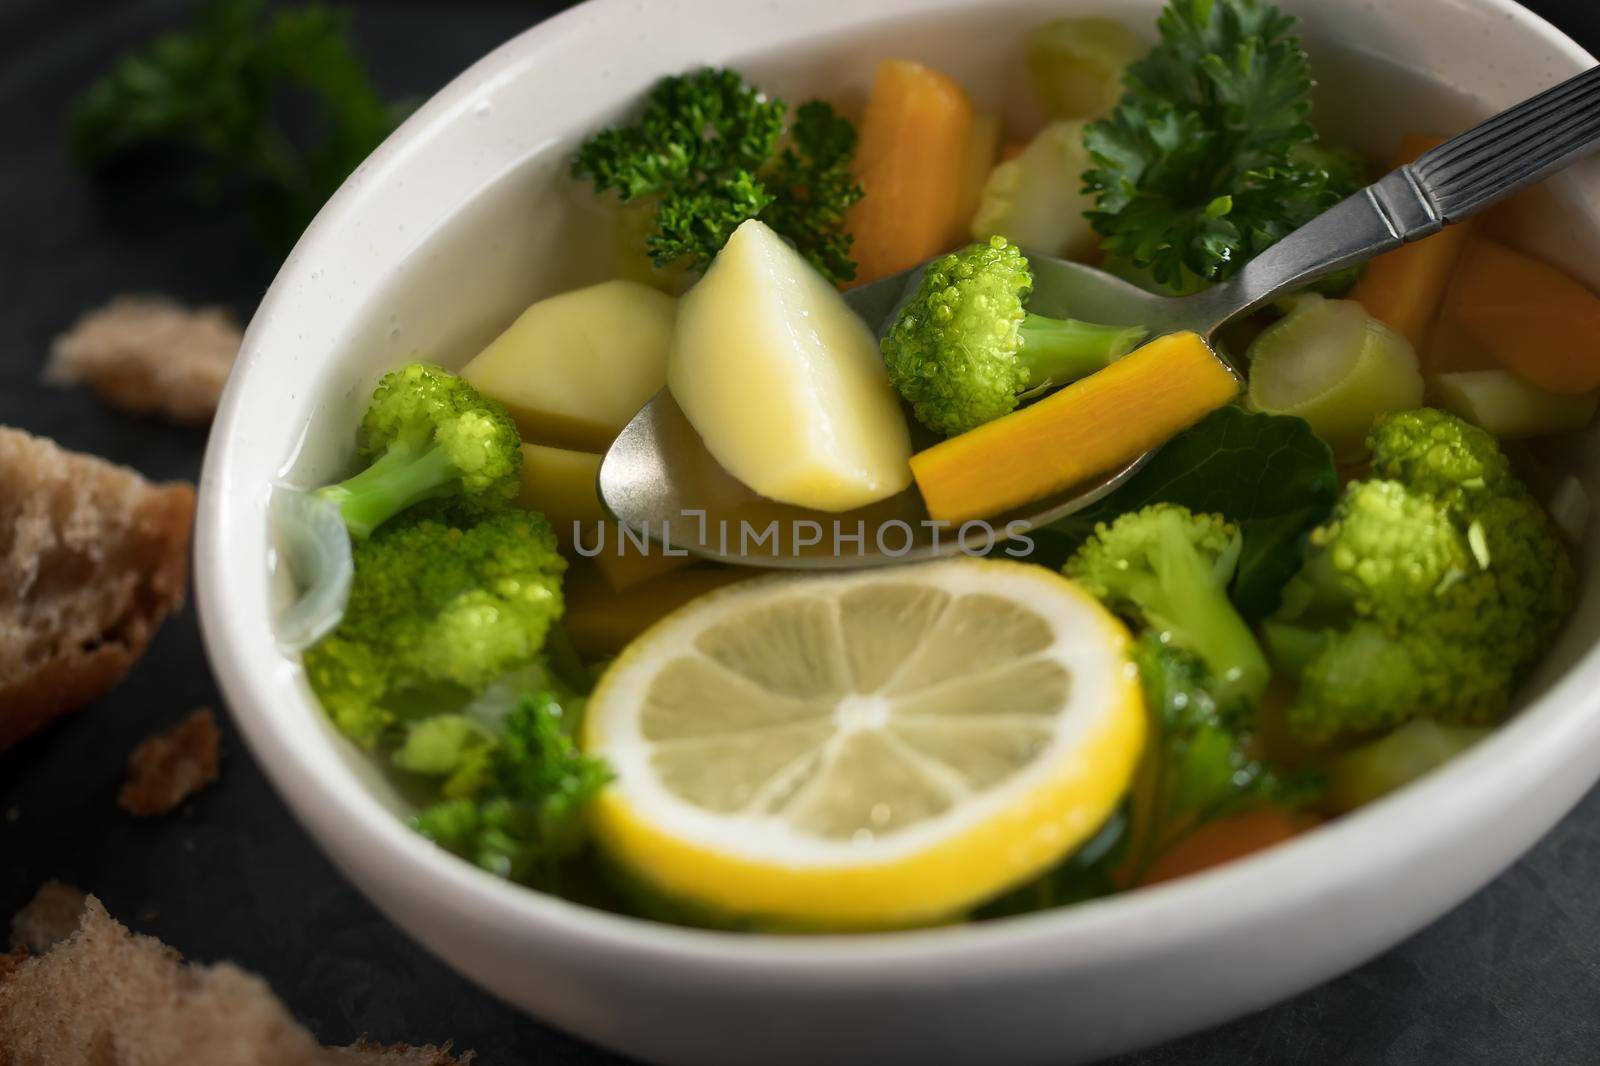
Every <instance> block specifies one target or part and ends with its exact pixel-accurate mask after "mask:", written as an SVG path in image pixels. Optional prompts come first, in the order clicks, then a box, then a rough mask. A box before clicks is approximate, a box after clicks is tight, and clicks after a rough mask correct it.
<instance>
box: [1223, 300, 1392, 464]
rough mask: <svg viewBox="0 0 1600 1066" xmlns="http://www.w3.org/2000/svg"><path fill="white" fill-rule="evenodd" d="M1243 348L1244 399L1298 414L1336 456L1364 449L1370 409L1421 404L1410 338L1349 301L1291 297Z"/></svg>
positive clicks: (1349, 456)
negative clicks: (1246, 368) (1285, 310)
mask: <svg viewBox="0 0 1600 1066" xmlns="http://www.w3.org/2000/svg"><path fill="white" fill-rule="evenodd" d="M1249 355H1250V404H1251V406H1253V407H1254V408H1256V409H1257V410H1259V411H1267V412H1269V413H1271V414H1279V415H1297V416H1299V417H1301V418H1304V419H1305V420H1306V421H1307V422H1309V423H1310V424H1311V428H1312V430H1313V431H1314V432H1315V433H1316V434H1317V436H1319V437H1321V438H1322V439H1323V440H1325V441H1327V442H1328V444H1329V446H1330V447H1332V448H1333V454H1334V458H1336V459H1338V460H1339V461H1340V462H1355V461H1358V460H1360V459H1361V458H1363V457H1364V456H1365V455H1366V438H1367V433H1368V431H1369V430H1370V429H1371V428H1372V422H1373V419H1375V418H1377V416H1378V415H1380V414H1383V413H1385V412H1388V411H1404V410H1409V409H1411V408H1413V407H1417V406H1419V405H1420V404H1421V403H1422V374H1421V372H1420V371H1419V370H1418V369H1417V355H1416V352H1414V351H1413V350H1412V348H1411V344H1410V342H1408V341H1407V340H1406V339H1405V338H1404V337H1402V336H1400V334H1398V333H1396V332H1395V331H1394V330H1392V329H1390V328H1389V327H1388V326H1386V325H1384V324H1383V323H1382V322H1379V321H1378V320H1377V319H1375V318H1373V317H1372V316H1371V315H1369V314H1367V312H1366V310H1365V309H1364V308H1362V306H1361V305H1360V304H1358V303H1356V302H1355V301H1353V300H1327V299H1324V298H1322V297H1320V296H1317V295H1314V294H1304V295H1301V296H1299V297H1297V298H1296V300H1295V302H1294V304H1293V308H1292V310H1291V311H1290V312H1289V314H1288V315H1287V316H1286V317H1285V318H1283V319H1282V320H1281V321H1279V322H1277V323H1274V324H1273V325H1272V326H1271V327H1269V328H1268V329H1267V330H1266V331H1265V332H1264V333H1262V334H1261V336H1259V337H1257V338H1256V340H1255V343H1253V344H1251V346H1250V352H1249Z"/></svg>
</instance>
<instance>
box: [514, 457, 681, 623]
mask: <svg viewBox="0 0 1600 1066" xmlns="http://www.w3.org/2000/svg"><path fill="white" fill-rule="evenodd" d="M600 460H601V456H600V455H598V454H596V453H594V452H575V451H568V450H567V449H565V448H547V447H545V446H544V445H542V444H524V445H523V446H522V498H521V503H522V506H524V507H527V508H529V509H530V510H534V511H538V512H540V513H541V514H543V515H544V516H545V518H547V519H549V521H550V525H551V526H552V527H554V529H555V531H556V540H557V541H558V542H559V543H560V544H561V547H562V549H563V550H564V551H572V550H574V549H575V548H577V547H582V548H583V550H584V552H585V553H593V554H591V555H590V561H591V562H593V563H594V565H595V568H596V569H598V570H599V571H600V572H601V573H602V574H604V575H605V578H606V581H607V582H609V583H610V585H611V587H612V588H613V589H615V590H616V591H618V592H621V591H622V590H623V589H625V588H628V587H630V586H632V585H637V584H638V583H640V582H641V581H648V580H650V579H651V578H653V577H659V576H660V575H662V574H665V573H670V572H671V571H673V570H676V569H678V568H679V567H681V566H687V565H688V563H689V557H688V556H687V555H686V554H685V555H668V554H667V553H666V550H665V549H664V548H663V547H662V546H661V545H659V544H649V545H648V547H640V543H641V542H640V541H636V540H634V539H632V538H631V537H629V536H627V535H625V534H624V533H623V532H622V531H621V527H620V526H619V525H618V524H617V523H616V522H615V521H614V520H613V519H612V518H611V516H610V515H609V514H607V513H606V509H605V507H604V505H602V504H601V502H600V492H599V488H598V485H599V478H600Z"/></svg>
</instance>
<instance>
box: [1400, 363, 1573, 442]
mask: <svg viewBox="0 0 1600 1066" xmlns="http://www.w3.org/2000/svg"><path fill="white" fill-rule="evenodd" d="M1429 386H1430V388H1431V389H1432V390H1433V395H1434V398H1435V399H1437V400H1438V402H1439V406H1440V407H1443V408H1444V409H1445V410H1446V411H1450V412H1452V413H1454V414H1458V415H1460V416H1461V417H1462V418H1465V419H1466V420H1467V421H1468V422H1471V423H1472V424H1473V425H1475V426H1479V427H1481V428H1483V429H1486V430H1488V431H1489V432H1490V433H1491V434H1493V435H1494V436H1495V437H1496V438H1497V439H1499V440H1516V439H1518V438H1521V437H1548V436H1550V435H1552V434H1555V433H1571V432H1575V431H1577V430H1580V429H1583V428H1584V427H1585V426H1587V425H1588V424H1589V423H1590V422H1592V421H1594V413H1595V409H1596V407H1600V392H1585V393H1578V394H1574V393H1562V392H1550V391H1548V390H1546V389H1541V388H1540V387H1539V386H1537V385H1534V384H1532V383H1530V382H1529V381H1527V380H1526V379H1524V378H1521V377H1518V376H1517V375H1516V374H1513V373H1511V372H1510V371H1509V370H1464V371H1461V372H1460V373H1456V374H1440V375H1439V376H1437V377H1435V378H1434V379H1433V380H1432V381H1431V382H1430V383H1429Z"/></svg>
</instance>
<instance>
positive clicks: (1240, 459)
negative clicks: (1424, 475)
mask: <svg viewBox="0 0 1600 1066" xmlns="http://www.w3.org/2000/svg"><path fill="white" fill-rule="evenodd" d="M1338 498H1339V478H1338V474H1337V473H1336V472H1335V470H1334V466H1333V458H1332V456H1331V454H1330V453H1329V451H1328V446H1327V445H1326V444H1324V443H1323V442H1322V441H1321V440H1319V439H1318V438H1317V437H1316V436H1314V435H1313V434H1312V432H1311V430H1310V428H1309V427H1308V426H1307V425H1306V423H1305V422H1304V421H1303V420H1302V419H1299V418H1289V417H1285V416H1282V415H1268V414H1259V413H1256V414H1252V413H1248V412H1245V411H1242V410H1240V409H1239V408H1237V407H1224V408H1221V409H1220V410H1217V411H1213V412H1212V413H1211V414H1209V415H1207V416H1206V417H1205V418H1204V419H1203V420H1201V421H1200V422H1199V423H1197V424H1196V425H1194V426H1191V427H1190V428H1188V429H1186V430H1184V431H1183V432H1182V433H1179V434H1178V435H1177V436H1176V437H1174V438H1173V439H1172V440H1171V441H1169V442H1167V443H1166V444H1164V445H1162V447H1161V450H1160V451H1158V452H1157V453H1156V454H1155V456H1154V457H1153V458H1152V459H1151V460H1150V461H1149V462H1148V463H1146V464H1145V465H1144V466H1143V467H1142V468H1141V469H1140V470H1139V472H1138V473H1136V474H1134V475H1133V477H1132V478H1130V479H1129V480H1128V481H1127V483H1126V484H1124V485H1123V486H1122V487H1121V488H1119V489H1117V491H1115V492H1113V493H1112V494H1111V495H1109V496H1107V497H1106V498H1105V499H1103V500H1101V501H1099V502H1098V503H1095V504H1092V505H1091V506H1089V507H1086V508H1084V509H1083V510H1081V511H1079V512H1077V513H1076V514H1073V515H1070V516H1068V517H1067V518H1064V519H1062V520H1061V521H1060V522H1057V523H1056V524H1055V525H1054V526H1052V527H1050V528H1049V529H1043V530H1035V531H1034V532H1033V533H1032V534H1030V535H1031V536H1032V537H1033V538H1034V539H1035V540H1036V541H1037V542H1038V550H1037V551H1036V552H1035V555H1034V558H1035V559H1036V560H1038V559H1041V558H1042V557H1045V556H1050V557H1055V558H1060V559H1065V558H1066V556H1068V555H1070V554H1072V552H1074V551H1076V550H1077V549H1078V547H1079V546H1080V545H1081V544H1082V543H1083V542H1084V541H1085V540H1087V539H1088V538H1089V537H1091V536H1093V535H1094V530H1095V527H1096V526H1098V525H1100V524H1101V523H1104V522H1110V521H1112V520H1113V519H1115V518H1116V517H1117V516H1118V515H1121V514H1126V513H1128V512H1129V511H1137V510H1139V509H1141V508H1143V507H1147V506H1149V505H1150V504H1152V503H1176V504H1180V505H1182V506H1184V507H1187V508H1188V509H1189V510H1191V511H1194V512H1196V513H1204V514H1220V515H1222V516H1223V517H1224V518H1226V519H1228V521H1230V522H1233V523H1234V524H1235V525H1237V526H1238V527H1239V531H1240V533H1241V534H1242V535H1243V537H1244V548H1243V550H1242V551H1241V552H1240V553H1239V564H1238V566H1237V568H1236V572H1235V574H1234V579H1233V589H1232V598H1233V602H1234V604H1235V605H1236V606H1237V607H1238V608H1239V612H1240V613H1241V614H1243V615H1244V616H1245V617H1246V618H1247V619H1250V620H1251V621H1255V620H1257V619H1260V618H1262V617H1264V616H1266V615H1268V614H1270V613H1272V612H1273V611H1274V610H1276V609H1277V606H1278V596H1279V592H1280V590H1281V589H1282V588H1283V585H1284V583H1285V582H1286V581H1288V580H1289V578H1290V577H1292V576H1293V575H1294V573H1295V571H1297V570H1299V569H1300V563H1301V561H1302V559H1303V557H1304V555H1303V550H1302V544H1303V542H1304V540H1305V535H1306V534H1307V533H1308V532H1310V531H1311V529H1312V528H1313V527H1314V526H1317V525H1319V524H1320V523H1321V522H1322V521H1323V520H1324V519H1326V518H1327V517H1328V515H1329V513H1330V512H1332V510H1333V505H1334V502H1335V501H1336V500H1337V499H1338Z"/></svg>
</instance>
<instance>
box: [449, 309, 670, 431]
mask: <svg viewBox="0 0 1600 1066" xmlns="http://www.w3.org/2000/svg"><path fill="white" fill-rule="evenodd" d="M676 311H677V303H676V301H675V300H673V299H672V297H670V296H667V295H666V294H665V293H662V292H659V291H657V290H656V289H652V288H650V287H649V286H648V285H640V284H639V283H638V282H633V281H606V282H602V283H600V284H599V285H591V286H589V287H588V288H586V289H577V290H574V291H573V292H567V293H562V294H561V295H560V296H552V297H550V298H549V299H546V300H540V301H539V302H538V303H536V304H534V305H533V306H532V307H530V308H528V309H527V310H526V311H524V312H522V315H521V316H520V317H519V318H518V319H517V320H516V321H515V322H513V323H512V324H511V326H510V327H509V328H508V329H507V330H506V331H505V332H504V333H502V334H500V336H498V337H496V338H495V339H494V340H493V341H491V342H490V343H489V346H488V347H487V348H485V349H484V350H483V351H481V352H479V353H478V355H477V356H476V357H475V358H474V359H473V360H472V362H470V363H468V364H467V365H466V366H465V367H464V368H463V369H462V371H461V376H462V377H464V378H466V379H467V380H468V381H470V382H471V383H472V384H473V385H475V386H476V387H477V388H478V389H480V390H482V391H483V392H484V393H485V394H486V395H489V396H492V397H494V398H495V399H496V400H499V401H500V402H501V403H503V404H505V405H506V409H507V410H508V411H510V412H511V417H512V418H514V419H516V420H517V428H519V429H520V430H521V431H522V436H523V438H524V439H525V440H529V441H533V442H535V443H539V444H550V445H555V446H556V447H561V448H574V449H578V450H581V451H590V452H597V451H598V452H603V451H605V450H606V448H607V447H609V446H610V444H611V441H612V438H614V437H615V436H616V435H617V433H618V432H619V431H620V430H621V429H622V427H623V426H625V425H627V423H628V419H630V418H632V417H633V416H634V415H635V414H636V413H638V410H639V408H641V407H643V406H644V405H645V404H646V403H647V402H648V401H649V399H650V397H651V396H654V395H655V394H656V392H658V391H659V390H660V389H661V387H662V386H663V385H665V384H666V383H667V349H668V347H669V346H670V344H671V341H672V326H673V320H674V318H675V317H676Z"/></svg>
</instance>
